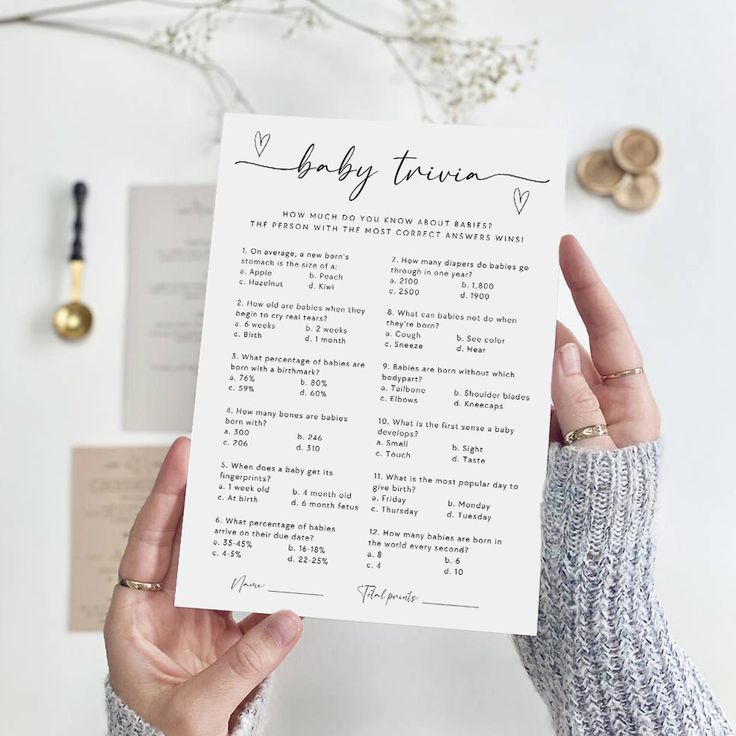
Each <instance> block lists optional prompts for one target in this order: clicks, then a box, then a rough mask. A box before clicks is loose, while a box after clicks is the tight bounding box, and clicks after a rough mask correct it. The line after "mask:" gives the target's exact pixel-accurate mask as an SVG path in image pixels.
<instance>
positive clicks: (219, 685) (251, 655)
mask: <svg viewBox="0 0 736 736" xmlns="http://www.w3.org/2000/svg"><path fill="white" fill-rule="evenodd" d="M256 615H258V614H256ZM251 621H252V619H251ZM301 634H302V621H301V619H300V618H299V616H297V615H296V614H295V613H294V612H293V611H277V612H276V613H273V614H271V615H270V616H268V617H266V618H264V619H263V620H261V621H259V622H258V623H256V624H255V625H254V626H252V627H250V628H248V629H247V632H246V633H245V634H244V635H243V637H242V638H241V639H240V640H239V641H238V642H237V643H236V644H234V645H233V646H232V647H231V648H230V649H228V651H227V652H225V654H224V655H223V656H222V657H220V658H219V659H218V660H217V661H216V662H215V663H214V664H212V665H210V666H209V667H208V668H207V669H205V670H203V671H202V672H200V673H199V674H198V675H195V676H194V677H192V678H191V679H190V680H188V681H187V682H186V683H185V684H184V685H182V686H181V688H180V696H181V701H180V702H181V703H182V705H183V707H185V708H186V710H187V711H188V712H192V711H195V712H210V713H212V714H213V715H214V716H216V717H217V718H222V719H224V720H223V722H224V723H227V720H228V718H229V717H230V714H231V713H232V712H233V711H234V710H235V709H236V708H237V707H238V706H239V705H240V703H241V702H242V701H243V698H245V697H246V696H247V695H248V693H249V692H250V691H251V690H253V689H254V688H255V687H257V686H258V685H259V684H260V683H261V682H262V681H263V680H264V679H265V678H266V677H268V675H270V674H271V672H273V671H274V670H275V669H276V667H278V666H279V665H280V664H281V662H283V660H284V659H285V657H286V655H287V654H288V653H289V652H290V651H291V650H292V648H293V647H294V645H295V644H296V642H297V641H298V640H299V637H300V636H301Z"/></svg>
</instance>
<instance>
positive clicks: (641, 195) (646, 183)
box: [613, 174, 659, 211]
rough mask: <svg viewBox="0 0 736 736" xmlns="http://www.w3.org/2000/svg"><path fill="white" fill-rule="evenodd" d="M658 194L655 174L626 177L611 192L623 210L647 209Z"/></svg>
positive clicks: (657, 182)
mask: <svg viewBox="0 0 736 736" xmlns="http://www.w3.org/2000/svg"><path fill="white" fill-rule="evenodd" d="M658 196H659V179H657V177H656V175H655V174H640V175H639V176H630V177H628V179H627V181H626V183H625V184H624V186H622V187H621V188H620V189H617V190H616V191H615V192H614V193H613V201H614V202H615V203H616V204H617V205H618V206H619V207H623V208H624V209H625V210H634V211H641V210H646V209H649V208H650V207H651V206H652V205H653V204H654V203H655V202H656V201H657V197H658Z"/></svg>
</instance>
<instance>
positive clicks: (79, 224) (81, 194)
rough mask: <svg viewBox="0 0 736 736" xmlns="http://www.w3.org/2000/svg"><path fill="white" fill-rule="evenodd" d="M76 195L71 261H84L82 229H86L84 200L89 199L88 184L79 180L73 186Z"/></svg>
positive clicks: (73, 192)
mask: <svg viewBox="0 0 736 736" xmlns="http://www.w3.org/2000/svg"><path fill="white" fill-rule="evenodd" d="M72 194H73V195H74V240H73V241H72V254H71V256H70V257H69V260H70V261H82V260H84V258H83V257H82V230H83V229H84V221H83V219H82V215H83V210H84V202H85V200H86V199H87V185H86V184H85V183H84V182H83V181H78V182H77V183H76V184H75V185H74V186H73V187H72Z"/></svg>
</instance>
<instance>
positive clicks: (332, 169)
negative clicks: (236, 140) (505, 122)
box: [235, 131, 549, 202]
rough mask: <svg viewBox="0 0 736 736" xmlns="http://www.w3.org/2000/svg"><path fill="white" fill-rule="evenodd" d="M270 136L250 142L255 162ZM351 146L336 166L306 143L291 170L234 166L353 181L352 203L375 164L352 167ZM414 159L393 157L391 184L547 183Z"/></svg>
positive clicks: (251, 163)
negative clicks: (320, 159)
mask: <svg viewBox="0 0 736 736" xmlns="http://www.w3.org/2000/svg"><path fill="white" fill-rule="evenodd" d="M270 138H271V136H270V134H268V135H262V134H261V133H260V131H258V132H257V133H256V137H255V140H254V144H255V150H256V154H257V155H258V158H260V157H261V155H262V154H263V152H264V150H265V148H266V146H267V145H268V141H269V140H270ZM355 148H356V147H355V146H354V145H353V146H350V147H349V148H348V149H347V151H346V152H345V155H344V156H343V157H342V160H341V161H340V162H339V163H337V164H336V163H334V162H333V163H332V164H330V163H325V162H317V161H315V160H314V158H315V144H314V143H310V144H309V145H308V146H307V148H306V150H305V151H304V153H303V154H302V157H301V159H300V160H299V162H298V163H297V164H296V165H294V166H275V165H271V164H266V163H264V162H261V161H258V160H255V161H250V160H247V159H241V160H240V161H236V162H235V164H236V165H242V164H245V165H247V166H255V167H257V168H260V169H268V170H271V171H281V172H295V173H296V176H297V178H299V179H304V178H305V177H307V176H310V175H311V174H314V173H318V174H319V173H322V174H333V175H335V176H337V179H338V181H348V180H350V181H351V182H352V181H354V182H355V185H354V186H353V188H352V189H351V190H350V194H349V195H348V199H349V200H350V201H351V202H352V201H354V200H355V199H357V198H358V197H359V196H360V195H361V194H362V193H363V191H364V190H365V188H366V185H367V184H368V182H369V180H370V179H371V178H372V177H374V176H376V175H377V174H378V173H379V170H378V169H377V168H376V166H375V164H360V165H358V164H355V163H353V157H354V156H355ZM417 160H418V159H417V156H412V155H411V153H410V150H409V149H406V150H405V151H404V153H402V154H401V155H400V156H394V157H393V161H396V162H397V163H396V164H395V167H394V171H393V183H394V185H395V186H399V185H400V184H403V183H405V182H408V181H411V180H415V181H421V180H424V181H429V182H439V183H440V184H444V183H447V182H450V183H460V182H468V181H475V182H483V181H487V180H488V179H494V178H496V177H502V176H503V177H508V178H511V179H519V180H521V181H528V182H533V183H535V184H547V183H549V179H535V178H532V177H528V176H522V175H520V174H513V173H510V172H503V171H496V172H486V173H482V172H478V171H471V170H464V169H463V168H461V167H457V168H452V169H443V168H438V167H436V166H434V165H427V164H419V163H415V162H417Z"/></svg>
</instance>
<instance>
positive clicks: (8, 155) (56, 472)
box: [0, 0, 736, 736]
mask: <svg viewBox="0 0 736 736" xmlns="http://www.w3.org/2000/svg"><path fill="white" fill-rule="evenodd" d="M50 1H51V0H47V2H46V3H42V2H40V0H33V2H31V0H28V1H21V0H3V2H2V3H1V6H2V8H1V9H0V14H5V13H6V12H7V13H10V12H12V11H14V10H20V9H23V8H28V7H34V6H35V7H38V6H40V5H45V4H48V2H50ZM333 2H335V3H336V7H340V4H339V3H338V0H333ZM340 2H341V3H342V7H347V6H348V5H351V6H354V8H357V10H356V11H355V12H359V11H360V9H361V8H362V10H363V12H365V13H366V16H367V17H371V15H372V14H373V13H374V11H373V9H372V6H373V5H374V3H370V2H368V0H363V1H362V2H361V3H360V4H358V3H357V2H353V3H349V2H348V0H340ZM387 3H390V0H382V5H386V4H387ZM460 6H461V17H462V19H463V21H464V25H465V27H466V28H467V29H469V30H472V31H475V32H478V33H487V34H500V35H503V36H504V37H505V38H506V39H508V40H509V41H515V40H525V39H529V38H532V37H538V38H539V39H540V41H541V46H540V50H539V65H538V69H537V71H536V72H534V73H532V74H530V75H529V76H528V77H527V78H526V79H524V80H523V82H522V86H521V89H520V91H519V92H518V93H517V94H516V95H515V96H512V95H506V96H503V97H502V98H501V99H499V100H498V101H496V102H495V103H493V104H491V105H490V106H488V107H487V108H485V109H484V110H483V111H481V112H479V113H478V114H477V115H476V116H475V118H474V119H473V121H471V122H479V123H487V124H497V125H521V126H554V127H563V128H566V129H567V130H568V131H569V142H570V152H569V161H570V175H569V194H568V197H567V227H568V229H569V230H570V231H572V232H574V233H576V234H577V235H578V236H579V237H580V239H581V240H582V242H583V243H584V244H585V245H586V246H587V248H588V250H589V252H590V253H591V255H592V257H593V258H594V260H595V262H596V264H597V265H598V267H599V268H600V270H601V272H602V273H603V275H604V276H605V278H606V280H607V282H608V283H609V285H610V287H611V289H612V290H613V292H614V294H615V295H616V296H617V298H618V300H619V301H620V303H621V305H622V307H623V309H624V310H625V312H626V314H627V315H628V317H629V320H630V322H631V324H632V327H633V330H634V333H635V335H636V336H637V338H638V340H639V343H640V345H641V347H642V350H643V353H644V356H645V361H646V366H647V370H648V373H649V376H650V380H651V382H652V384H653V387H654V389H655V391H656V395H657V397H658V400H659V402H660V405H661V408H662V413H663V419H664V429H663V439H664V443H665V444H664V446H665V458H664V472H663V480H662V490H661V503H660V508H659V516H658V519H657V529H658V567H657V575H658V585H659V591H660V595H661V598H662V600H663V602H664V604H665V607H666V610H667V612H668V615H669V619H670V623H671V627H672V630H673V632H674V635H675V637H676V638H677V640H678V641H679V642H680V643H681V644H682V645H683V646H684V647H685V648H686V650H687V652H688V654H689V655H690V656H691V658H692V659H693V660H694V661H695V662H696V663H697V664H698V666H699V667H700V669H701V671H702V672H703V674H704V675H705V677H706V679H707V680H708V681H709V682H710V683H711V685H712V687H713V689H714V691H715V693H716V696H717V697H718V699H719V700H720V702H721V703H722V704H723V706H724V708H725V710H726V712H727V713H728V715H729V717H730V719H731V720H732V721H734V722H736V631H735V628H734V623H736V575H734V564H735V563H736V541H735V540H736V534H735V533H734V527H735V525H736V481H735V479H734V475H733V467H734V466H733V464H732V463H733V457H734V449H733V443H734V427H733V422H732V420H731V418H732V417H733V416H734V415H736V392H735V391H734V390H733V380H734V379H733V366H734V363H735V362H736V336H735V335H734V325H733V319H734V312H735V309H736V289H735V288H734V272H735V268H736V248H735V247H734V226H735V225H736V223H735V222H734V212H736V206H735V203H734V202H733V201H732V200H733V199H734V196H735V195H736V189H735V188H734V181H735V180H734V174H735V173H736V132H735V129H734V123H733V121H734V118H735V116H736V96H734V94H733V80H734V78H735V77H736V54H734V52H733V47H734V42H735V41H736V4H734V3H733V2H731V0H714V1H713V2H711V3H709V4H708V6H707V10H706V8H705V6H701V8H700V9H698V8H697V7H696V6H695V4H691V3H673V2H671V0H650V1H649V2H646V3H635V4H629V3H625V4H624V3H613V2H609V3H590V2H586V1H584V0H560V1H559V2H557V3H554V4H552V5H550V4H549V3H547V2H542V1H541V0H535V1H534V2H531V1H530V2H526V3H508V2H505V3H500V2H489V1H488V0H465V1H464V2H460ZM116 12H117V15H120V16H122V13H121V12H120V11H116ZM141 12H142V11H141V10H140V8H136V7H134V6H131V8H130V9H129V10H128V11H127V12H126V19H127V22H131V19H133V20H134V19H135V18H136V17H137V16H139V15H140V13H141ZM107 15H108V16H112V13H111V12H109V11H108V13H107ZM122 20H124V19H121V22H122ZM275 28H276V26H275V25H273V21H271V20H263V21H259V22H258V24H257V25H252V26H251V29H250V30H244V29H243V30H240V31H238V32H236V31H234V30H230V31H226V34H225V37H224V42H223V53H224V55H225V57H226V58H230V59H231V60H232V63H233V66H234V68H235V69H236V70H237V73H238V75H239V76H241V78H247V79H249V80H250V81H249V82H248V84H247V87H248V90H249V92H250V93H251V97H252V98H253V100H254V101H255V102H256V104H257V107H258V109H259V111H260V112H266V113H285V114H303V115H318V116H335V117H354V118H379V119H401V120H411V119H415V117H416V109H415V107H414V104H413V92H412V90H411V89H410V88H408V87H406V86H405V85H404V83H403V81H402V78H401V76H400V75H399V74H398V73H397V72H396V70H395V68H394V67H393V66H392V64H391V62H390V61H388V60H387V59H386V57H385V56H384V55H383V53H382V52H381V51H380V50H379V49H378V48H377V46H376V45H375V44H374V43H373V42H371V41H370V40H366V39H363V38H360V37H357V36H355V35H353V34H350V33H348V32H345V33H332V34H322V33H321V32H319V31H315V32H313V33H308V32H304V33H302V34H300V35H299V36H298V38H297V39H296V40H291V41H281V40H279V39H278V32H274V31H275ZM315 80H320V81H319V82H317V81H315ZM629 124H636V125H643V126H646V127H649V128H651V129H652V130H654V131H656V133H657V134H658V135H659V136H660V137H661V139H662V141H663V144H664V159H663V163H662V167H661V177H662V180H663V195H662V199H661V202H660V203H659V204H658V206H657V207H656V208H655V209H654V210H652V211H651V212H649V213H647V214H644V215H631V214H627V213H623V212H621V211H620V210H618V209H616V207H615V206H614V205H613V204H612V203H611V202H610V201H605V200H602V199H597V198H594V197H592V196H590V195H588V194H585V193H584V192H582V191H581V190H580V188H579V187H578V186H577V184H576V183H575V180H574V174H573V166H574V161H575V159H576V157H577V156H578V155H579V154H580V153H582V152H584V151H585V150H588V149H589V148H592V147H598V146H605V145H607V144H608V142H609V140H610V138H611V136H612V134H613V133H614V132H615V131H616V130H617V129H618V128H619V127H622V126H624V125H629ZM217 127H218V123H217V121H216V120H215V119H214V118H213V117H212V104H211V101H210V98H209V97H208V96H207V92H206V89H205V86H204V82H203V81H202V79H201V78H200V77H198V76H197V75H196V74H194V73H192V72H190V71H189V70H188V69H187V68H186V67H184V66H182V65H180V64H179V63H177V62H175V61H170V60H167V59H165V58H160V57H159V56H156V55H154V54H150V53H147V52H145V51H142V50H137V49H133V48H129V47H127V46H125V45H123V44H116V43H114V42H111V41H104V40H100V39H96V38H85V37H76V36H73V35H66V34H63V33H60V32H54V31H46V30H43V29H39V28H19V27H3V26H0V298H1V299H2V315H3V330H2V331H3V335H2V347H0V455H1V458H0V524H1V525H2V526H1V527H0V554H1V555H2V567H1V573H0V714H2V715H0V720H1V721H2V725H1V726H0V731H2V732H3V733H8V734H20V733H28V732H29V731H36V730H39V731H40V730H44V729H43V728H42V727H41V726H40V723H41V721H42V720H43V719H48V722H49V724H51V723H52V722H53V725H45V724H44V726H45V729H46V731H48V732H49V733H54V734H56V735H57V736H67V735H68V736H71V735H72V734H74V735H75V736H76V735H78V734H102V733H103V732H104V728H105V727H104V708H103V698H102V682H103V678H104V674H105V669H106V668H105V656H104V650H103V646H102V637H101V635H100V634H70V633H68V632H67V630H66V625H67V599H68V562H69V560H68V557H69V476H70V448H71V447H72V446H74V445H77V444H91V445H105V444H113V445H115V444H130V445H140V444H162V443H166V442H168V441H169V440H171V439H172V438H173V437H172V436H171V435H166V434H144V433H126V432H123V431H122V429H121V407H122V366H123V359H122V358H123V326H124V306H125V294H126V265H125V264H126V196H127V187H128V186H129V185H130V184H132V183H138V184H140V183H184V182H208V181H214V177H215V172H216V161H217V150H216V148H214V147H212V146H210V145H209V144H208V141H209V139H210V138H211V136H212V134H213V132H215V131H216V130H217ZM77 178H84V179H85V180H86V181H87V182H88V183H89V185H90V191H91V193H90V198H89V207H88V216H87V232H86V242H87V244H88V257H89V267H88V279H87V283H86V288H85V298H86V299H87V300H88V301H89V303H90V304H91V305H93V306H94V310H95V314H96V318H97V325H96V329H95V332H94V334H93V336H92V337H91V339H89V340H88V341H87V342H85V343H83V344H79V345H68V344H63V343H62V342H60V341H59V340H57V339H56V338H55V336H54V335H53V333H52V331H51V329H50V322H49V318H50V315H51V313H52V311H53V309H54V307H55V306H56V305H57V303H59V302H60V300H62V299H63V297H64V296H65V295H66V289H67V282H66V278H67V277H66V269H65V258H66V256H67V246H68V243H69V225H70V222H69V220H70V201H69V194H68V188H69V186H70V184H71V182H72V181H74V180H75V179H77ZM560 316H561V319H563V320H564V321H567V322H569V323H570V324H571V325H573V326H575V327H576V328H577V327H579V323H578V322H577V321H576V320H575V319H574V316H573V312H572V309H571V302H570V299H569V297H568V296H567V295H566V294H564V292H563V294H562V300H561V305H560ZM268 733H269V735H270V736H287V735H288V736H297V734H309V735H315V736H316V735H317V734H319V736H345V735H346V734H350V735H351V736H368V735H369V734H370V735H372V736H373V735H376V734H381V736H398V735H399V734H402V735H405V736H413V735H416V736H419V735H420V734H421V735H422V736H430V735H437V736H439V735H440V734H449V733H459V734H463V735H464V736H475V735H476V734H477V735H479V736H480V734H494V735H499V736H501V735H503V736H513V735H515V734H518V735H519V736H521V735H522V734H523V735H524V736H528V734H539V735H540V736H541V735H542V734H551V727H550V726H549V724H548V719H547V715H546V711H545V708H544V706H543V705H542V703H541V701H540V700H539V699H538V697H537V696H536V694H535V692H534V690H533V688H532V686H531V684H530V682H529V680H528V679H527V678H526V676H525V674H524V671H523V669H522V667H521V665H520V663H519V661H518V659H517V657H516V654H515V652H514V650H513V648H512V645H511V643H510V641H509V639H508V638H506V637H504V636H498V635H482V634H477V633H465V632H454V631H442V630H429V629H420V628H405V627H398V626H395V627H393V626H378V625H362V624H355V623H335V622H326V621H307V622H306V631H305V634H304V638H303V641H302V642H301V644H300V645H299V647H298V649H297V650H296V651H295V653H294V654H293V655H292V656H291V658H290V659H289V661H288V662H287V663H286V664H285V665H284V666H283V668H282V669H281V670H280V674H279V676H278V684H277V688H276V693H275V697H274V701H273V703H272V705H271V713H270V726H269V730H268Z"/></svg>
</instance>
